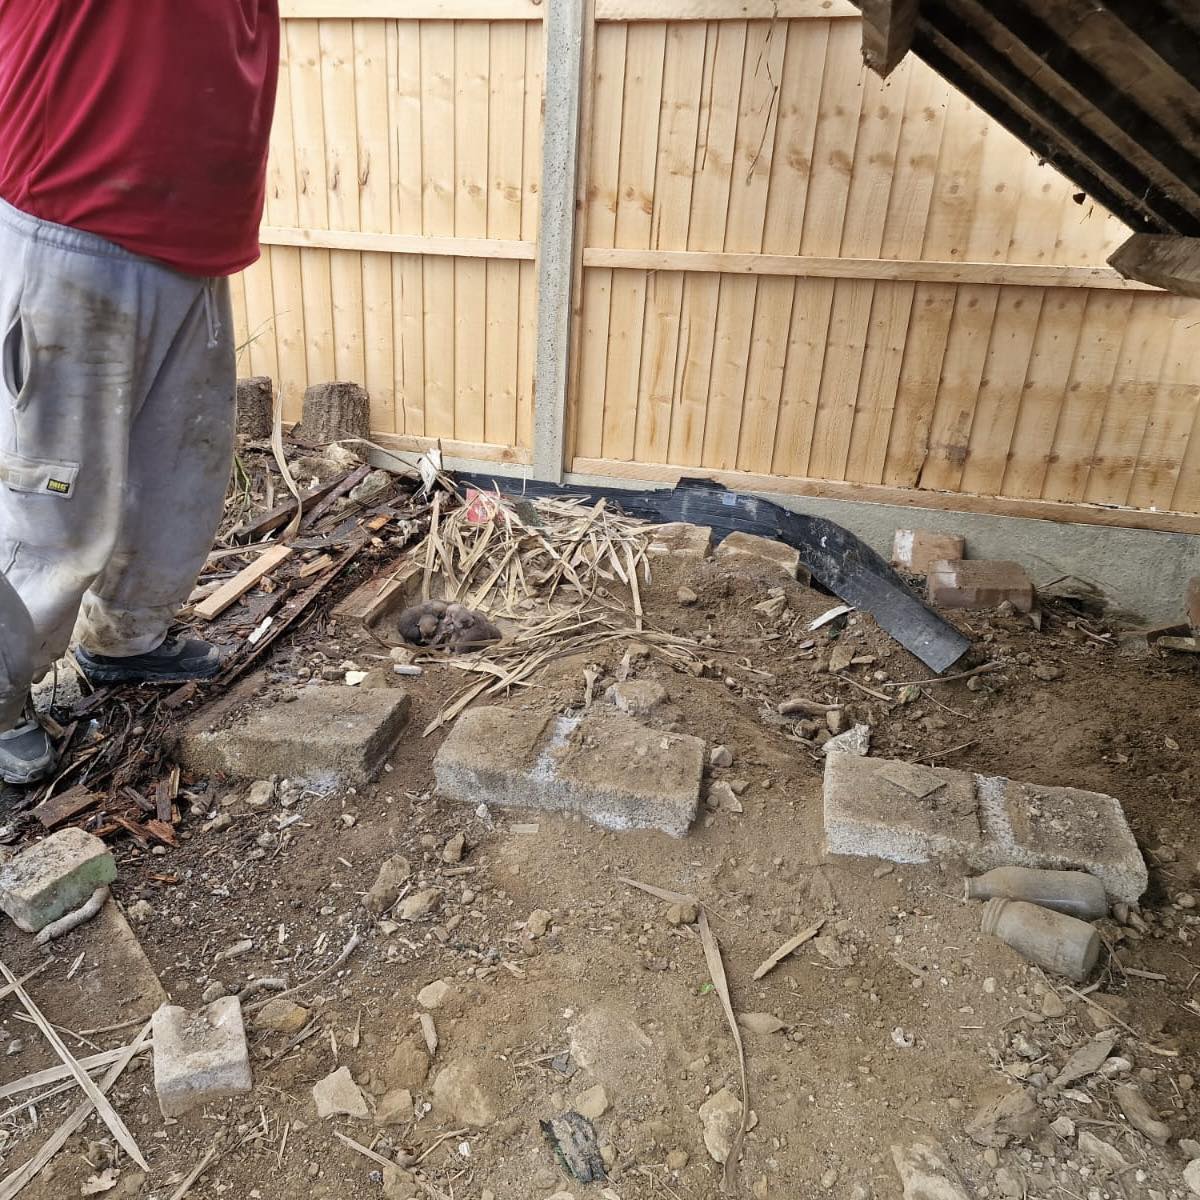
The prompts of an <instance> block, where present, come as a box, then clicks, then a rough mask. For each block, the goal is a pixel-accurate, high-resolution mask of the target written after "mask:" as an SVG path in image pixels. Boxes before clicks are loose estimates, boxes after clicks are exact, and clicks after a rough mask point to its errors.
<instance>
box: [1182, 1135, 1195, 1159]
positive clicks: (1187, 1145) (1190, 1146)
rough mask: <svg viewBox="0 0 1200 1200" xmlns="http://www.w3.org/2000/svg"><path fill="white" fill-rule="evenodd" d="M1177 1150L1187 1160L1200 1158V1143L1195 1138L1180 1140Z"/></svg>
mask: <svg viewBox="0 0 1200 1200" xmlns="http://www.w3.org/2000/svg"><path fill="white" fill-rule="evenodd" d="M1179 1149H1180V1151H1181V1152H1182V1153H1183V1154H1184V1155H1185V1156H1186V1157H1187V1158H1189V1159H1191V1158H1200V1142H1198V1141H1196V1139H1195V1138H1180V1139H1179Z"/></svg>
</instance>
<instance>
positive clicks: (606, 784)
mask: <svg viewBox="0 0 1200 1200" xmlns="http://www.w3.org/2000/svg"><path fill="white" fill-rule="evenodd" d="M434 771H435V775H436V778H437V784H438V788H439V789H440V790H441V792H442V793H443V794H444V795H446V796H449V797H451V798H452V799H455V800H461V801H462V802H464V803H466V804H470V805H472V806H473V807H474V806H478V805H480V804H487V805H499V806H501V807H508V808H544V809H553V810H559V811H565V812H578V813H581V814H583V815H584V816H586V817H588V818H589V819H590V820H593V821H595V822H596V823H597V824H599V825H603V826H604V827H605V828H607V829H661V830H662V831H663V832H665V833H669V834H672V835H673V836H675V837H682V836H683V835H684V834H685V833H686V832H687V830H688V826H689V825H690V824H691V823H692V820H693V819H694V818H695V816H696V810H697V807H698V805H699V802H700V780H701V776H702V775H703V772H704V742H703V741H702V740H701V739H700V738H697V737H692V736H690V735H688V734H673V733H662V732H659V731H658V730H654V729H648V728H646V727H645V726H644V725H641V724H639V723H638V722H637V721H635V720H633V719H632V718H631V717H628V716H626V715H625V714H624V713H620V712H617V711H616V710H614V709H612V708H609V707H607V706H601V705H597V706H595V707H593V708H592V709H590V710H588V712H587V713H585V714H584V715H583V716H582V717H563V716H549V717H548V716H545V715H544V714H535V713H528V712H518V711H516V710H514V709H508V708H474V709H470V710H468V711H467V712H465V713H464V714H463V715H462V716H461V717H459V719H458V722H457V724H456V725H455V726H454V728H453V730H451V732H450V736H449V737H448V738H447V739H446V740H445V742H443V743H442V748H441V749H440V750H439V751H438V753H437V756H436V758H435V759H434Z"/></svg>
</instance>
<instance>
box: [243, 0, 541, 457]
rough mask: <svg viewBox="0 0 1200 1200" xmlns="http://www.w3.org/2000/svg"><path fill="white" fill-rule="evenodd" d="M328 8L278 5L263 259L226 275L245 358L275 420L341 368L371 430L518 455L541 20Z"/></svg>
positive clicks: (407, 441)
mask: <svg viewBox="0 0 1200 1200" xmlns="http://www.w3.org/2000/svg"><path fill="white" fill-rule="evenodd" d="M339 7H340V8H341V9H342V10H344V11H347V12H348V13H349V14H350V15H348V16H345V17H340V16H336V15H333V14H334V12H335V6H333V5H330V4H325V5H317V4H307V3H302V2H299V0H297V2H295V3H290V4H286V3H285V5H284V14H285V18H286V19H285V21H284V35H283V51H282V61H281V67H280V83H279V97H278V108H277V115H276V120H275V127H274V131H273V134H272V142H271V160H270V166H269V173H268V197H267V208H266V214H265V217H264V228H263V234H262V242H263V256H262V259H261V260H260V261H259V262H258V263H256V264H255V265H254V266H253V267H251V268H249V269H248V270H247V271H246V272H245V273H244V275H243V276H242V277H241V278H240V279H238V280H235V281H234V294H235V301H236V315H237V321H238V331H239V340H240V341H241V342H242V343H244V346H243V350H242V353H241V358H240V369H241V370H243V371H250V372H254V373H256V374H257V373H262V374H269V375H271V376H272V377H273V378H275V379H276V380H277V381H278V383H279V387H280V390H281V393H282V397H283V406H284V415H285V417H286V418H287V419H288V420H296V419H298V418H299V416H300V401H301V398H302V395H303V391H304V388H305V386H306V385H307V384H308V383H310V382H318V381H321V380H325V379H332V378H345V379H353V380H356V381H360V382H362V383H364V384H365V386H366V387H367V389H368V391H369V392H370V394H371V418H372V426H373V428H374V429H375V430H376V431H377V432H378V433H380V434H382V435H384V436H385V437H386V436H387V435H399V436H400V439H401V444H403V445H410V446H417V445H420V444H424V443H423V440H425V439H432V438H438V437H440V438H443V439H445V441H446V444H447V445H448V446H455V445H457V446H458V448H459V449H464V450H469V451H470V452H471V453H473V454H475V455H476V456H477V457H489V458H507V459H514V460H522V459H525V458H527V457H528V453H527V451H528V447H529V445H530V433H531V427H532V406H533V358H534V356H533V343H534V336H535V330H534V324H535V311H536V296H535V291H534V280H535V277H534V271H533V265H534V257H535V253H536V242H537V206H538V187H539V177H540V163H541V93H542V77H543V70H544V62H543V59H544V51H543V48H542V26H541V20H540V15H541V14H540V13H537V10H536V9H535V8H533V6H531V5H529V6H521V5H519V4H514V5H509V6H508V8H511V9H512V12H508V11H507V10H505V11H503V13H502V15H504V16H505V17H510V18H515V17H521V18H523V19H503V20H499V19H498V20H484V19H463V20H441V19H420V18H419V17H415V16H414V17H412V18H408V17H406V16H405V15H404V13H405V11H406V6H397V5H390V6H389V5H380V4H358V5H349V6H339ZM435 9H436V5H430V4H426V5H423V6H420V8H419V10H416V11H419V12H421V13H434V10H435ZM408 10H409V11H413V9H412V6H408ZM486 11H487V10H486V6H476V8H475V10H473V11H472V10H471V9H470V6H469V5H467V6H465V7H464V6H461V5H460V6H458V7H455V6H453V5H450V6H448V7H447V11H446V15H447V16H449V17H453V16H458V15H459V13H460V12H461V13H462V15H464V16H476V17H478V16H482V15H485V14H486ZM360 14H361V15H360ZM532 14H536V15H537V17H538V19H524V18H528V17H529V16H531V15H532Z"/></svg>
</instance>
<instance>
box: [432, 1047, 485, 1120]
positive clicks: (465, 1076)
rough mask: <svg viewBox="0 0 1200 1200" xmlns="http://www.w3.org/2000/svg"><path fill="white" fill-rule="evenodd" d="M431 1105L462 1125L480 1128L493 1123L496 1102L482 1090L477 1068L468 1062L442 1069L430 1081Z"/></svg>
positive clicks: (451, 1064) (457, 1063) (482, 1082)
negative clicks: (431, 1091) (431, 1088)
mask: <svg viewBox="0 0 1200 1200" xmlns="http://www.w3.org/2000/svg"><path fill="white" fill-rule="evenodd" d="M433 1103H434V1106H435V1107H436V1108H438V1109H439V1110H440V1111H441V1112H442V1113H444V1114H445V1115H446V1116H448V1117H452V1118H453V1119H454V1120H456V1121H461V1122H462V1123H463V1124H464V1125H474V1126H477V1127H482V1126H484V1125H491V1124H492V1122H493V1121H495V1120H496V1116H497V1102H496V1099H495V1097H494V1096H493V1095H492V1094H491V1092H490V1090H489V1089H488V1088H487V1087H486V1086H485V1084H484V1081H483V1078H482V1076H481V1075H480V1072H479V1068H478V1066H476V1064H475V1063H473V1062H471V1061H468V1060H459V1061H458V1062H453V1063H450V1064H448V1065H447V1066H445V1067H443V1068H442V1069H441V1070H440V1071H439V1072H438V1076H437V1078H436V1079H435V1080H434V1081H433Z"/></svg>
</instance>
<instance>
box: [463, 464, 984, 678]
mask: <svg viewBox="0 0 1200 1200" xmlns="http://www.w3.org/2000/svg"><path fill="white" fill-rule="evenodd" d="M454 478H455V479H456V480H459V481H460V482H462V483H464V484H470V485H471V486H472V487H475V488H478V489H480V490H481V491H489V492H491V491H495V490H497V489H499V491H501V492H502V493H504V494H505V495H509V496H514V497H519V496H535V497H536V496H591V497H594V498H595V499H599V498H600V497H601V496H603V497H605V498H607V499H611V500H612V501H614V502H615V503H616V504H618V505H619V506H620V508H621V510H622V511H623V512H626V513H628V514H629V515H630V516H631V517H638V518H640V519H642V520H647V521H655V522H667V521H687V522H689V523H690V524H693V525H708V526H711V528H712V531H713V540H714V541H715V542H720V541H722V540H723V539H724V538H725V537H726V536H727V535H729V534H731V533H733V532H735V531H741V532H743V533H755V534H758V535H760V536H762V537H769V538H774V539H775V540H776V541H780V542H784V543H786V544H787V545H789V546H791V547H793V548H794V549H796V550H798V551H799V552H800V560H801V562H803V563H804V565H805V566H806V567H807V568H808V569H809V570H810V571H811V572H812V577H813V579H815V580H816V581H817V582H818V583H820V584H821V585H822V586H823V587H826V588H828V589H829V590H830V591H831V592H832V593H833V594H834V595H835V596H837V597H838V599H839V600H842V601H843V602H844V603H846V604H852V605H854V607H855V608H859V609H862V610H863V611H864V612H869V613H870V614H871V615H872V616H873V617H874V618H875V620H876V621H877V622H878V623H879V625H880V627H881V628H882V629H885V630H887V632H888V633H890V634H891V635H892V637H894V638H895V639H896V641H898V642H899V643H900V644H901V645H902V646H903V647H904V648H905V649H906V650H908V651H910V652H911V653H912V654H914V655H916V657H917V658H919V659H920V660H921V661H922V662H923V663H924V664H925V665H926V666H927V667H929V669H930V670H931V671H936V672H937V673H938V674H940V673H941V672H943V671H945V670H946V669H947V668H949V667H951V666H953V665H954V663H956V662H957V661H958V660H959V659H960V658H961V657H962V656H963V654H965V653H966V651H967V649H968V648H969V647H970V644H971V643H970V642H969V641H968V640H967V639H966V638H965V637H963V635H962V634H961V633H959V631H958V630H957V629H955V628H954V626H953V625H951V624H950V623H949V622H948V621H945V620H943V619H942V618H941V617H940V616H938V614H937V613H936V612H934V611H933V610H932V609H931V608H929V607H928V606H927V605H926V604H925V602H924V601H923V600H921V599H920V598H919V597H918V596H917V595H916V594H915V593H914V592H913V591H912V589H911V588H910V587H909V586H908V585H907V584H906V583H905V582H904V580H903V579H901V578H900V576H899V575H897V574H896V572H895V571H894V570H892V568H891V566H889V565H888V563H886V562H884V560H883V559H882V558H880V557H879V555H878V554H876V553H875V551H874V550H872V549H871V547H870V546H868V545H867V544H866V543H865V542H863V541H862V540H861V539H859V538H857V537H855V536H854V534H852V533H851V532H850V531H849V530H848V529H843V528H842V527H841V526H840V525H836V524H834V522H833V521H827V520H825V518H824V517H810V516H806V515H804V514H803V513H794V512H790V511H789V510H788V509H786V508H781V507H780V506H779V505H778V504H772V503H771V502H770V501H769V500H762V499H760V498H759V497H757V496H747V495H745V494H744V493H742V492H731V491H729V490H728V489H727V488H724V487H722V486H721V485H720V484H718V483H713V482H712V481H711V480H708V479H681V480H680V481H679V484H678V486H676V487H674V488H661V489H656V490H654V491H649V492H638V491H627V490H625V489H624V488H606V487H585V486H582V485H578V484H564V483H559V484H548V483H535V482H533V481H532V480H522V481H518V480H513V479H511V478H501V477H497V476H492V475H468V474H460V473H456V474H455V476H454Z"/></svg>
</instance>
